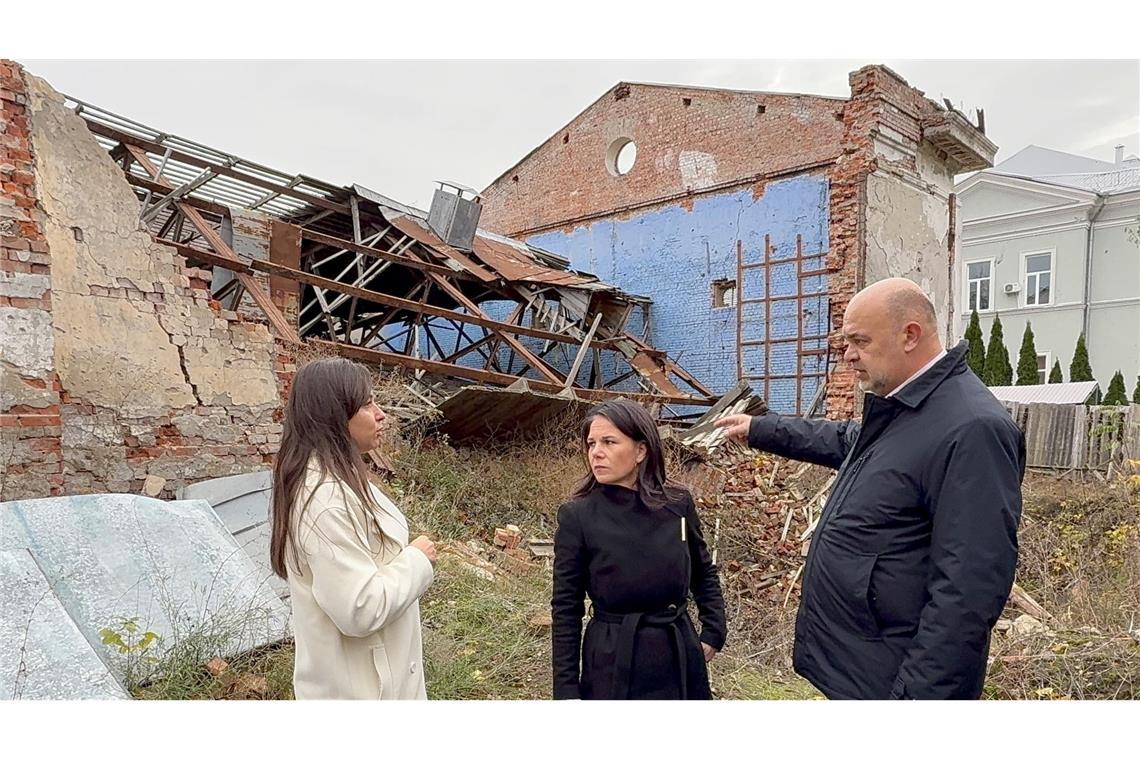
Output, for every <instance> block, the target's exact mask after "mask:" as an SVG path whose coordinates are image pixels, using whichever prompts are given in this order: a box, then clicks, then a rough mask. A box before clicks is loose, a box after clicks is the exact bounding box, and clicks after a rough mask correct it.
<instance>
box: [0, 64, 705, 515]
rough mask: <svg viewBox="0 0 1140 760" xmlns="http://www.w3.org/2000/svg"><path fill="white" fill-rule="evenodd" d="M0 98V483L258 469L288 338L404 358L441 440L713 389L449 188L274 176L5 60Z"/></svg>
mask: <svg viewBox="0 0 1140 760" xmlns="http://www.w3.org/2000/svg"><path fill="white" fill-rule="evenodd" d="M0 105H2V109H3V110H2V111H0V191H2V192H0V501H4V500H8V499H16V498H26V497H35V496H46V495H55V494H60V493H68V494H78V493H90V492H101V491H110V492H138V491H140V490H143V491H146V492H148V493H151V495H157V494H158V493H162V494H163V495H166V496H170V495H173V494H174V493H175V492H176V491H177V489H178V488H180V487H182V486H184V485H186V484H188V483H193V482H195V481H198V480H202V479H207V478H214V477H219V476H226V475H233V474H239V473H245V472H250V471H254V470H260V469H264V468H265V467H266V466H268V465H269V463H270V462H271V461H272V457H273V454H274V453H275V452H276V450H277V448H278V445H279V442H280V436H281V432H282V428H281V425H280V420H281V406H282V399H283V398H284V397H285V396H286V394H287V391H288V387H289V383H290V382H291V378H292V373H293V371H294V369H295V366H294V365H295V362H294V358H295V357H296V355H297V353H296V352H297V351H298V350H299V349H302V348H313V349H316V350H317V351H319V352H322V353H326V354H327V353H332V354H340V355H344V356H349V357H352V358H354V359H357V360H360V361H364V362H367V363H370V364H372V365H374V366H376V367H380V368H384V369H391V368H401V369H404V370H407V371H408V373H409V376H410V377H409V379H408V380H407V382H409V383H414V384H417V386H418V390H417V391H416V392H417V393H418V394H420V397H421V398H425V399H427V402H428V404H429V405H431V404H442V403H443V402H447V404H448V407H447V409H448V414H449V417H448V418H447V420H446V421H447V422H448V423H450V424H451V428H449V434H454V435H479V434H482V433H484V432H486V429H487V428H488V427H492V428H494V429H495V431H497V432H502V431H517V430H522V429H525V428H526V427H527V426H532V427H533V426H537V425H539V424H541V422H542V421H543V420H544V419H546V418H547V417H549V416H552V415H555V414H557V413H558V412H559V410H562V409H566V408H568V407H574V406H578V407H580V406H582V405H584V404H586V403H589V402H591V401H596V400H601V399H605V398H612V397H615V396H623V397H627V398H634V399H636V400H638V401H641V402H643V403H647V404H651V405H654V406H655V408H658V409H661V408H665V407H668V406H669V405H673V404H684V405H689V406H691V405H697V406H702V405H704V406H709V405H712V404H713V403H714V401H715V399H714V398H713V394H712V393H711V391H709V390H708V389H707V388H706V387H705V386H703V385H702V384H701V383H700V381H698V380H696V379H695V378H694V377H693V376H692V375H690V374H689V373H688V372H687V371H686V370H685V369H683V368H682V367H681V366H679V365H678V364H677V363H676V362H673V361H672V360H670V359H669V358H668V357H667V356H666V354H665V353H664V352H662V351H659V350H657V349H655V348H654V347H653V346H652V345H651V344H650V343H649V342H648V341H646V340H643V339H642V338H640V337H639V336H637V335H635V334H634V333H632V332H631V331H630V329H629V325H628V324H627V323H628V322H629V319H630V315H631V314H633V313H634V312H635V311H636V310H637V309H638V308H639V307H644V306H646V305H647V304H646V303H645V301H644V299H638V298H635V297H633V296H631V295H630V294H627V293H625V292H623V291H622V290H621V289H619V288H616V287H614V286H612V285H611V284H608V283H604V282H601V281H600V280H599V279H598V278H597V277H595V276H593V275H590V274H587V273H580V272H570V271H567V268H566V265H567V264H568V262H567V261H566V260H564V259H562V258H560V257H558V256H555V255H553V254H550V253H547V252H544V251H540V250H538V249H535V248H533V247H531V246H528V245H526V244H525V243H522V242H520V241H517V240H512V239H510V238H505V237H502V236H498V235H494V234H491V233H489V232H486V231H483V230H479V229H478V227H477V220H478V211H479V206H478V205H477V204H475V203H473V202H471V201H470V200H469V199H464V198H463V197H462V195H463V192H462V191H460V192H459V193H458V194H456V193H453V192H450V191H449V190H446V189H441V190H440V191H438V192H437V193H436V199H435V201H433V206H432V209H431V211H430V212H423V211H420V210H418V209H413V208H410V207H407V206H404V205H402V204H399V203H397V202H396V201H393V200H391V199H389V198H387V197H385V196H383V195H380V194H379V193H376V192H373V191H371V190H368V189H367V188H363V187H360V186H356V185H354V186H351V187H338V186H336V185H332V184H329V183H326V182H322V181H320V180H316V179H313V178H312V177H310V176H306V175H291V174H287V173H284V172H280V171H277V170H274V169H272V168H270V167H266V166H263V165H260V164H257V163H254V162H252V161H248V160H245V159H242V158H240V157H237V156H233V155H230V154H227V153H225V152H224V151H221V150H217V149H214V148H211V147H209V146H205V145H202V144H200V143H196V142H194V141H192V140H188V139H184V138H181V137H178V136H176V135H173V134H171V133H169V132H167V131H164V130H160V129H155V128H152V127H148V126H146V125H143V124H140V123H138V122H135V121H133V120H131V119H129V118H127V117H123V116H119V115H117V114H113V113H110V112H109V111H106V110H104V109H102V108H100V107H98V106H97V105H94V104H89V103H84V102H81V101H78V100H75V99H73V98H69V97H66V96H64V95H62V94H60V93H58V92H56V91H55V90H53V89H52V88H51V87H50V85H48V83H46V82H44V81H43V80H41V79H38V78H36V77H34V76H32V75H30V74H28V73H26V72H25V71H24V70H23V69H22V67H20V66H19V65H17V64H15V63H12V62H8V61H0ZM617 367H621V368H623V369H622V370H616V369H615V368H617ZM607 371H610V372H611V373H610V374H607ZM615 372H616V374H613V373H615ZM473 385H474V386H477V387H471V386H473ZM495 388H499V389H507V390H506V391H504V392H503V393H495V392H494V389H495ZM429 408H430V406H429ZM438 408H440V407H437V409H438Z"/></svg>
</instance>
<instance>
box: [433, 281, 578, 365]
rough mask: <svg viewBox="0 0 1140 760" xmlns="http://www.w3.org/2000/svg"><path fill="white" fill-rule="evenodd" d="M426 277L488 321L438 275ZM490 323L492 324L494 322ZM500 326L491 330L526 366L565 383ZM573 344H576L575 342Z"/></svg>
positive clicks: (476, 308)
mask: <svg viewBox="0 0 1140 760" xmlns="http://www.w3.org/2000/svg"><path fill="white" fill-rule="evenodd" d="M428 276H429V277H431V278H432V279H433V280H434V281H435V283H436V285H438V286H439V287H440V288H441V289H442V290H443V291H444V292H445V293H447V294H448V295H449V296H451V297H452V298H454V299H455V300H456V302H457V303H460V304H462V305H463V306H465V307H466V308H467V310H468V311H470V312H472V313H474V314H477V315H479V316H481V317H483V318H484V319H490V317H488V316H487V314H486V313H485V312H484V311H483V310H482V309H480V308H479V306H478V305H476V304H475V302H473V301H471V300H470V299H469V298H468V297H467V296H465V295H463V293H462V292H461V291H460V290H459V288H457V287H455V286H454V285H452V284H451V283H450V282H448V281H447V280H445V279H443V278H442V277H440V276H439V275H435V274H429V275H428ZM491 321H492V322H494V321H495V320H491ZM502 326H503V325H502V323H500V322H496V325H495V327H492V328H491V329H492V330H495V332H497V333H499V334H500V335H501V336H503V341H504V342H505V343H506V344H507V345H508V346H510V347H511V348H512V349H514V351H515V353H517V354H518V355H519V356H521V357H522V358H523V360H524V361H525V362H526V363H527V364H529V365H530V366H532V367H534V368H535V369H536V370H538V372H539V374H541V375H542V376H543V377H545V378H546V379H547V380H549V381H550V382H552V383H556V384H558V385H561V384H562V383H564V382H566V378H565V377H563V376H562V375H560V374H559V373H558V372H557V371H556V370H555V369H554V368H553V367H551V366H550V365H549V364H547V363H546V362H544V361H543V360H542V359H539V358H538V357H537V356H535V355H534V354H533V353H531V351H530V350H529V349H528V348H527V347H526V346H524V345H523V344H522V343H520V342H519V340H518V338H516V337H515V336H514V335H511V334H510V333H509V332H507V331H505V330H502V329H499V328H500V327H502ZM512 329H517V328H512ZM574 342H575V343H577V341H574Z"/></svg>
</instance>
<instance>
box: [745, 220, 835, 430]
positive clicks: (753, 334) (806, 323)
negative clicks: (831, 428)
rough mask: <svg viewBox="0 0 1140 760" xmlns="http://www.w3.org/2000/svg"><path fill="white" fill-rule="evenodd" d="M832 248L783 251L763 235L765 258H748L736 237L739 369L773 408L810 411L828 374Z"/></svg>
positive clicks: (800, 241) (798, 241) (798, 246)
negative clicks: (826, 260) (828, 262)
mask: <svg viewBox="0 0 1140 760" xmlns="http://www.w3.org/2000/svg"><path fill="white" fill-rule="evenodd" d="M826 256H827V254H826V252H822V253H809V254H805V253H804V250H803V238H802V236H800V235H796V245H795V250H794V251H793V252H791V253H790V254H782V253H781V252H780V251H779V250H778V249H777V248H776V247H775V246H773V245H772V241H771V237H770V236H769V235H765V236H764V253H763V258H761V259H760V260H759V261H747V260H746V256H745V251H744V244H743V242H742V241H740V240H738V241H736V282H737V293H738V294H739V297H738V298H737V299H736V371H737V376H738V377H739V378H740V379H741V380H746V381H748V382H750V383H751V384H752V385H753V387H755V388H756V389H757V390H761V389H762V394H763V398H764V400H765V401H766V402H767V403H768V405H769V408H771V409H773V410H774V411H782V412H794V413H795V414H803V413H805V412H811V411H813V409H814V408H815V407H816V406H817V404H818V400H819V399H820V398H821V396H822V393H821V392H822V390H823V387H824V383H825V382H826V377H827V369H828V367H827V363H828V356H829V352H828V344H827V337H828V332H829V331H830V322H831V320H830V315H829V308H828V307H829V303H830V301H829V296H830V295H831V294H830V293H829V292H828V290H827V278H828V271H827V269H826V268H825V267H824V265H823V260H824V258H825V257H826Z"/></svg>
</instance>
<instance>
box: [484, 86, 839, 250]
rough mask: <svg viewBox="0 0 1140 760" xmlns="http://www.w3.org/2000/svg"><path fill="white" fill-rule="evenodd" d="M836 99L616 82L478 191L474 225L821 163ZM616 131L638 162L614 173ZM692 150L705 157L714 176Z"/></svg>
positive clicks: (602, 206) (527, 225) (536, 220)
mask: <svg viewBox="0 0 1140 760" xmlns="http://www.w3.org/2000/svg"><path fill="white" fill-rule="evenodd" d="M623 93H627V94H625V95H624V96H622V97H620V99H619V98H618V96H620V95H622V94H623ZM686 99H687V100H688V101H689V104H688V105H686V104H685V100H686ZM843 105H844V101H842V100H839V99H834V98H822V97H816V96H811V95H778V94H766V93H745V92H733V91H727V90H724V91H721V90H712V91H710V90H699V89H686V88H676V87H658V86H647V85H637V84H632V85H621V86H619V87H617V88H615V89H613V90H611V91H610V92H607V93H606V94H605V95H604V96H602V98H601V99H599V100H598V101H597V102H595V103H594V104H593V105H591V106H590V107H589V108H587V109H586V111H585V112H583V113H582V114H581V115H580V116H579V117H577V118H576V119H575V120H574V121H573V122H572V123H571V124H570V125H568V126H567V127H565V128H564V129H562V130H560V131H559V132H558V133H557V134H555V135H554V136H553V137H551V138H550V139H549V140H547V141H546V142H545V143H544V144H543V145H541V146H540V147H539V148H537V149H536V150H535V151H534V152H533V153H532V154H531V155H530V156H528V157H527V158H526V159H524V160H523V161H522V162H520V163H519V164H518V165H517V166H515V167H514V168H512V169H510V170H508V171H507V172H506V173H505V174H504V175H503V176H502V177H500V178H499V179H497V180H496V181H495V182H493V183H492V184H491V186H490V187H488V188H487V189H486V190H484V191H483V198H484V205H483V214H482V217H481V218H480V222H479V224H480V226H482V227H485V228H487V229H490V230H494V231H496V232H500V233H504V234H512V235H521V234H524V233H525V234H529V233H532V232H535V231H538V230H541V229H544V228H547V227H555V226H563V225H566V224H568V223H571V222H577V221H584V220H586V219H589V218H591V217H596V216H604V215H608V214H611V213H619V212H621V211H627V210H630V209H632V208H637V207H639V206H644V205H648V204H653V203H660V202H664V201H668V200H674V199H676V198H683V197H685V196H687V195H689V194H691V193H693V192H701V191H702V190H703V191H710V190H713V189H724V188H726V187H732V186H736V185H740V184H745V183H747V182H752V181H755V180H757V179H763V178H764V177H767V176H769V175H772V174H778V173H782V172H794V171H797V170H800V169H802V168H803V167H806V166H811V165H816V164H820V163H821V162H829V161H831V160H832V159H834V158H835V157H836V156H837V155H838V153H839V142H840V139H841V137H842V135H843V127H844V125H843V123H842V121H841V120H840V119H841V115H842V110H843ZM760 107H763V108H764V113H763V114H760V113H758V109H759V108H760ZM621 137H627V138H631V139H633V141H634V142H635V144H636V145H637V160H636V162H635V163H634V165H633V168H632V169H631V170H630V172H629V173H628V174H626V175H623V176H613V175H612V174H611V173H610V172H609V171H608V170H607V168H606V154H607V149H608V148H609V146H610V145H611V143H612V142H613V141H614V140H615V139H618V138H621ZM696 154H707V155H708V156H711V160H712V161H715V165H716V170H715V175H714V174H713V173H712V172H711V171H709V169H708V168H707V167H708V161H709V159H700V158H699V157H698V156H696ZM702 161H703V162H704V165H705V167H706V168H705V169H704V171H701V169H700V168H699V166H698V165H697V164H698V163H699V162H702ZM686 167H687V169H686Z"/></svg>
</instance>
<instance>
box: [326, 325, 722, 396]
mask: <svg viewBox="0 0 1140 760" xmlns="http://www.w3.org/2000/svg"><path fill="white" fill-rule="evenodd" d="M309 342H310V343H312V344H314V345H317V346H321V347H323V348H327V349H329V350H331V351H335V352H336V353H338V354H341V355H342V356H347V357H349V358H351V359H359V360H360V361H364V362H368V363H371V364H382V365H383V364H388V365H398V366H401V367H409V368H411V369H422V370H425V371H427V372H436V373H439V374H443V375H452V376H455V377H462V378H465V379H467V380H475V381H477V382H481V383H486V384H488V385H498V386H503V387H506V386H509V385H513V384H514V383H517V382H518V381H519V377H518V376H517V375H508V374H506V373H504V372H492V371H490V370H482V369H477V368H475V367H465V366H463V365H460V364H446V363H444V362H437V361H432V360H431V359H417V358H415V357H411V356H404V355H403V354H395V353H391V352H388V351H377V350H376V349H373V348H361V347H360V346H350V345H347V344H344V343H333V342H331V341H327V340H318V339H309ZM526 382H527V383H528V385H529V386H530V387H531V388H532V389H535V390H540V391H547V392H550V393H558V392H560V391H562V390H564V388H563V386H561V385H559V384H557V383H549V382H545V381H542V380H532V379H530V378H527V380H526ZM571 390H573V392H574V394H575V395H576V396H578V397H579V398H583V399H588V400H590V401H605V400H606V399H611V398H628V399H630V400H632V401H639V402H641V403H645V404H677V405H680V404H691V405H694V406H712V405H713V404H715V403H716V401H717V400H716V399H715V398H703V397H700V396H687V395H683V394H682V395H676V396H666V395H658V394H652V393H627V392H625V391H609V390H599V389H596V388H579V387H574V388H572V389H571Z"/></svg>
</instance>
